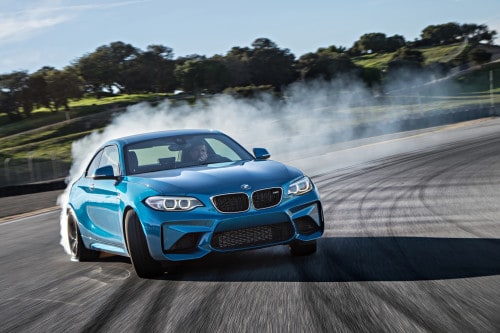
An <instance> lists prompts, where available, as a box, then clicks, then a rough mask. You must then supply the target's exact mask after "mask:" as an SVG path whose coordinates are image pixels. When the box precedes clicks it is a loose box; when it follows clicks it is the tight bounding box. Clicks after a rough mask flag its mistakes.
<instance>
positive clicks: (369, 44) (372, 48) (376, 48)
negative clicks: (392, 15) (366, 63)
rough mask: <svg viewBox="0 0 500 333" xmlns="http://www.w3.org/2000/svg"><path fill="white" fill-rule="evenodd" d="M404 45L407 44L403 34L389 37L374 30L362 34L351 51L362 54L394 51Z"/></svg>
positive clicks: (354, 53) (351, 52)
mask: <svg viewBox="0 0 500 333" xmlns="http://www.w3.org/2000/svg"><path fill="white" fill-rule="evenodd" d="M404 45H406V41H405V39H404V37H403V36H401V35H394V36H392V37H387V36H386V35H385V34H384V33H380V32H373V33H368V34H364V35H363V36H361V38H360V39H359V40H358V41H356V42H355V43H354V45H353V47H352V48H351V49H350V50H349V53H350V54H353V55H360V54H366V53H387V52H394V51H396V50H397V49H399V48H401V47H403V46H404Z"/></svg>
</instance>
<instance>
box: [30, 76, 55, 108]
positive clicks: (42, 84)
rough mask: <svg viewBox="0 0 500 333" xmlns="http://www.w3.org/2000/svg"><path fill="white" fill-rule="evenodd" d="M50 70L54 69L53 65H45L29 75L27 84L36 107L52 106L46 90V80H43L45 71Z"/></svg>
mask: <svg viewBox="0 0 500 333" xmlns="http://www.w3.org/2000/svg"><path fill="white" fill-rule="evenodd" d="M52 70H54V67H48V66H45V67H42V68H41V69H39V70H38V71H36V72H35V73H33V74H31V75H30V78H29V83H28V84H29V87H30V90H31V92H32V93H31V96H32V99H33V102H34V103H35V105H36V106H37V107H42V106H44V107H46V108H48V109H51V108H52V105H51V103H50V97H49V92H48V85H47V81H46V80H45V78H46V76H47V73H48V72H49V71H52Z"/></svg>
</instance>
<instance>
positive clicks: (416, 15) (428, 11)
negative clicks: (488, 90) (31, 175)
mask: <svg viewBox="0 0 500 333" xmlns="http://www.w3.org/2000/svg"><path fill="white" fill-rule="evenodd" d="M448 22H456V23H459V24H463V23H475V24H486V25H487V26H488V28H489V29H490V30H496V31H497V32H498V33H499V34H500V0H419V1H415V0H356V1H352V0H351V1H349V0H341V1H340V0H307V1H305V0H252V1H248V0H245V1H241V0H210V1H207V0H192V1H171V0H0V74H5V73H10V72H13V71H17V70H25V71H28V72H29V73H33V72H35V71H37V70H38V69H40V68H42V67H43V66H51V67H55V68H58V69H62V68H64V67H65V66H68V65H71V63H72V62H74V61H76V60H77V59H78V58H80V57H81V56H83V55H85V54H88V53H91V52H93V51H94V50H95V49H96V48H97V47H99V46H102V45H109V44H110V43H112V42H116V41H121V42H124V43H129V44H132V45H133V46H135V47H137V48H139V49H141V50H146V49H147V46H148V45H152V44H160V45H164V46H168V47H170V48H172V49H173V51H174V58H177V57H181V56H186V55H191V54H199V55H205V56H207V57H210V56H213V55H215V54H220V55H224V54H226V53H227V52H228V51H229V50H230V49H231V48H232V47H234V46H239V47H251V44H252V42H253V41H254V40H256V39H257V38H261V37H264V38H269V39H270V40H271V41H273V42H274V43H276V44H277V45H278V47H279V48H286V49H289V50H290V51H291V52H292V53H293V54H294V55H295V56H296V57H297V58H298V57H300V56H301V55H303V54H306V53H308V52H315V51H316V50H317V49H318V48H320V47H328V46H330V45H335V46H344V47H347V48H349V47H351V46H352V45H353V43H354V42H355V41H356V40H358V39H359V38H360V37H361V36H362V35H363V34H365V33H371V32H381V33H385V34H386V35H387V36H393V35H395V34H398V35H402V36H403V37H405V39H406V40H410V41H411V40H414V39H415V38H419V37H420V33H421V32H422V30H423V29H424V28H425V27H427V26H429V25H431V24H434V25H436V24H444V23H448ZM499 37H500V36H499ZM495 43H496V44H497V45H498V44H500V38H498V39H497V40H496V41H495Z"/></svg>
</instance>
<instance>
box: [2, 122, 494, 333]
mask: <svg viewBox="0 0 500 333" xmlns="http://www.w3.org/2000/svg"><path fill="white" fill-rule="evenodd" d="M373 154H375V155H376V156H377V157H375V155H373ZM356 157H357V158H358V161H357V162H353V161H354V159H356ZM361 157H362V158H361ZM308 162H310V165H309V166H307V163H306V164H304V167H305V168H306V169H308V170H309V172H310V173H311V174H313V175H314V179H315V182H316V184H317V185H318V187H319V189H320V193H321V195H322V200H323V204H324V210H325V217H326V232H325V235H324V237H323V238H321V239H320V240H319V244H318V252H317V253H316V254H315V255H312V256H308V257H291V256H290V255H289V251H288V248H287V247H285V246H280V247H274V248H269V249H261V250H255V251H247V252H238V253H235V254H229V255H227V254H226V255H213V256H210V257H209V258H206V259H205V260H200V261H197V262H194V263H190V264H187V265H185V266H183V267H180V268H178V269H177V270H176V271H174V272H172V273H169V274H166V275H165V276H163V277H161V278H159V279H155V280H144V279H140V278H138V277H137V276H136V275H135V273H134V272H133V269H132V267H131V264H130V262H129V261H128V260H127V259H125V258H120V257H115V256H108V257H106V258H100V259H98V260H96V261H94V262H86V263H75V262H70V261H69V257H68V256H67V255H66V254H65V253H64V252H63V249H62V247H61V246H60V245H59V221H58V215H59V212H58V211H52V212H45V213H42V214H38V215H34V216H32V217H23V218H16V219H10V220H8V221H4V222H2V223H0V261H1V270H0V331H1V332H70V331H71V332H139V331H144V332H205V331H206V332H336V331H338V332H499V331H500V191H499V185H500V120H499V119H487V120H483V121H477V122H472V123H467V124H462V125H457V126H451V127H447V128H440V129H435V130H431V131H428V132H422V133H412V134H411V135H406V136H405V137H391V138H387V140H386V139H384V140H383V141H381V142H378V143H366V144H363V145H362V146H360V147H347V148H346V147H344V149H340V150H337V151H329V152H324V153H323V154H320V153H318V154H316V155H315V156H314V157H311V158H310V159H308ZM297 163H298V164H300V163H299V162H297ZM304 163H305V162H304Z"/></svg>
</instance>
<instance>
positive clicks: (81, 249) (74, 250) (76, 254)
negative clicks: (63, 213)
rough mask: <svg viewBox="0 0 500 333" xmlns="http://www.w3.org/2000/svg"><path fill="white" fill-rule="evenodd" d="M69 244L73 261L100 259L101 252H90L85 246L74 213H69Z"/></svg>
mask: <svg viewBox="0 0 500 333" xmlns="http://www.w3.org/2000/svg"><path fill="white" fill-rule="evenodd" d="M68 243H69V250H70V252H71V261H89V260H92V259H96V258H98V257H99V254H100V252H99V251H94V250H89V249H87V248H86V247H85V245H84V244H83V240H82V234H81V233H80V228H78V221H77V219H76V217H75V214H74V213H73V212H70V213H68Z"/></svg>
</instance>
